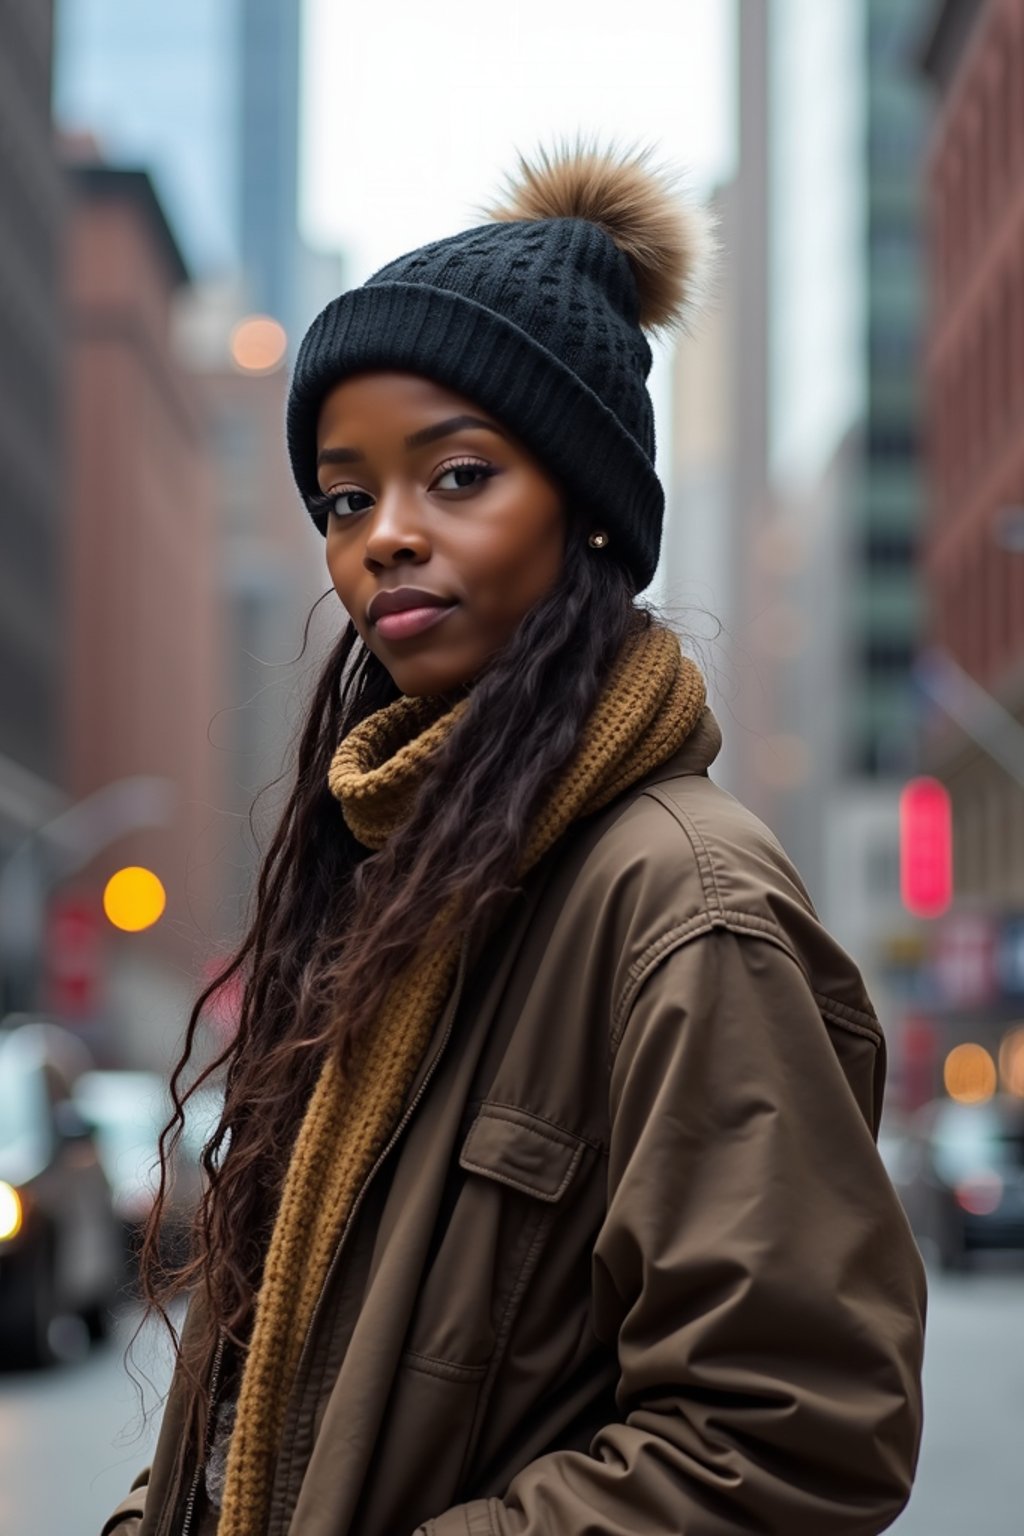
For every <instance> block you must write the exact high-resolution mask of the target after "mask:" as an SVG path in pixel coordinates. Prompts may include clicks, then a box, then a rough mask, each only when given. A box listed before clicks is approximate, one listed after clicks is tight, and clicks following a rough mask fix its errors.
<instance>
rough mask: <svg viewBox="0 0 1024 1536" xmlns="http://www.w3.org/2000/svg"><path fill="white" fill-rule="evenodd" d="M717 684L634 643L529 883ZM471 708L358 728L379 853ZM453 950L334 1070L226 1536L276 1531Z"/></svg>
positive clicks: (234, 1470)
mask: <svg viewBox="0 0 1024 1536" xmlns="http://www.w3.org/2000/svg"><path fill="white" fill-rule="evenodd" d="M704 702H705V689H704V682H703V679H702V678H701V675H700V673H699V672H698V670H697V668H696V667H695V666H694V664H693V663H692V662H691V661H689V660H688V659H687V658H685V657H684V656H683V655H682V654H681V652H680V649H679V642H678V641H677V640H676V638H675V636H674V635H673V634H672V633H671V632H670V631H668V630H666V629H663V628H661V627H660V626H658V625H653V626H652V627H650V628H648V629H647V630H645V631H643V632H642V633H641V634H639V635H638V636H636V637H635V638H634V639H631V640H630V641H629V643H628V644H627V645H626V647H625V648H624V651H623V654H622V656H621V657H620V659H619V661H618V663H617V665H616V667H615V669H614V671H613V673H612V676H611V678H610V680H609V683H608V686H607V687H606V688H605V690H604V692H603V693H602V695H601V697H600V699H599V700H598V703H597V705H596V707H595V709H594V711H593V713H592V715H591V717H590V719H589V721H588V723H587V726H586V728H585V730H584V732H583V736H582V740H581V742H580V746H579V748H578V751H577V753H576V755H575V756H574V757H573V759H572V760H571V761H570V763H569V764H568V766H567V767H566V769H565V770H564V772H563V774H562V776H561V778H560V780H559V781H558V783H557V784H556V785H555V787H554V789H553V791H552V793H551V794H550V796H549V797H548V800H547V802H546V804H545V805H544V806H543V808H542V810H541V812H540V814H539V815H538V817H537V819H536V822H535V824H534V826H533V828H532V830H531V833H530V836H529V839H528V843H527V849H526V854H525V857H524V861H523V867H522V870H521V873H523V874H524V873H525V872H526V870H528V869H530V868H531V867H532V866H533V865H534V864H535V863H536V862H537V860H538V859H540V857H541V856H542V855H543V854H544V853H545V852H546V851H547V850H548V849H549V848H550V847H551V846H552V845H553V844H554V843H555V842H556V841H557V839H558V838H559V837H560V836H561V835H562V833H563V832H565V830H566V829H567V828H568V826H569V825H570V823H571V822H573V821H574V820H575V819H576V818H577V817H579V816H581V815H584V814H589V813H591V812H593V811H597V810H600V809H601V807H602V806H604V805H607V804H608V803H609V801H611V800H613V799H614V798H615V796H616V795H618V794H620V793H621V792H622V791H623V790H624V789H627V788H628V787H629V786H630V785H631V784H633V783H635V782H636V780H637V779H640V778H642V777H643V775H644V774H645V773H648V772H649V771H650V770H651V769H653V768H656V767H657V766H658V764H659V763H661V762H663V761H664V760H665V759H666V758H667V757H669V756H670V755H671V754H672V753H673V752H674V751H675V750H676V749H677V748H678V747H679V746H680V745H681V744H682V742H683V741H684V740H685V739H686V737H687V736H688V735H689V733H690V731H691V730H692V729H693V727H694V725H695V724H696V722H697V720H698V719H699V717H700V714H701V712H702V710H703V708H704ZM464 709H465V701H463V702H462V703H460V704H458V705H456V707H455V709H453V710H452V711H450V712H449V713H447V714H444V715H443V716H442V717H441V718H440V719H438V718H437V703H436V701H433V702H432V701H430V700H422V699H407V698H402V699H399V700H397V701H396V702H395V703H394V704H391V705H388V706H387V708H385V709H382V710H379V711H378V712H377V713H376V714H374V715H372V716H370V718H369V719H367V720H365V721H363V723H362V724H361V725H359V726H357V727H356V728H355V730H353V731H351V732H350V733H349V735H348V736H347V737H346V738H345V740H344V741H343V742H342V744H341V746H340V747H339V748H338V751H337V753H336V754H335V757H334V761H333V763H332V765H331V770H330V786H331V789H332V791H333V792H334V794H335V795H336V796H337V797H338V799H339V800H340V801H341V806H342V810H343V812H344V815H345V819H346V821H347V822H348V824H349V826H350V827H351V829H352V831H353V833H354V835H355V836H356V837H357V838H358V839H359V841H360V842H361V843H363V844H364V845H365V846H367V847H369V848H373V849H378V848H380V847H382V846H383V844H384V842H385V841H386V839H387V838H388V837H389V836H390V835H391V833H392V832H393V831H394V829H395V827H396V826H397V825H398V824H399V823H400V821H401V820H402V819H403V817H404V816H406V815H407V814H408V812H409V810H410V809H411V804H412V800H413V797H414V795H415V792H416V789H417V787H418V785H419V784H420V783H421V782H422V779H423V776H424V773H425V770H426V768H427V767H428V765H429V762H430V760H431V758H432V757H433V755H434V754H435V753H436V751H437V749H438V747H439V746H440V745H441V743H442V742H443V741H444V739H445V737H446V735H447V734H448V732H449V731H450V730H451V727H452V725H453V723H454V721H455V719H456V718H457V717H458V715H459V714H460V713H461V712H462V711H463V710H464ZM459 949H460V945H459V943H458V940H457V939H456V940H452V941H451V942H449V943H447V944H446V945H444V946H443V947H435V948H433V949H432V950H430V951H429V952H428V953H424V954H421V955H420V956H419V958H418V960H417V962H416V964H415V965H414V966H410V967H409V969H408V970H407V971H405V972H403V973H402V974H400V975H399V976H397V977H396V979H395V981H394V983H393V985H392V987H391V991H390V993H389V994H388V1001H387V1004H386V1006H385V1007H384V1009H383V1010H382V1013H381V1017H380V1020H379V1023H378V1025H377V1027H376V1029H375V1030H373V1031H372V1032H370V1034H369V1036H368V1038H367V1039H366V1041H365V1042H364V1045H363V1048H362V1049H361V1050H360V1051H357V1053H356V1056H355V1058H354V1060H353V1062H352V1065H351V1068H350V1071H349V1073H348V1075H347V1076H346V1077H345V1078H342V1077H341V1075H340V1073H339V1071H338V1070H337V1068H336V1067H335V1064H334V1062H333V1060H328V1061H327V1062H326V1064H325V1066H324V1069H323V1071H322V1073H321V1076H320V1079H319V1081H318V1083H317V1085H316V1087H315V1089H314V1091H313V1094H312V1096H311V1098H310V1102H309V1106H308V1108H307V1111H306V1115H305V1118H304V1120H303V1122H302V1126H301V1128H300V1130H299V1134H298V1138H297V1140H296V1144H295V1149H294V1151H293V1153H292V1158H291V1162H290V1164H289V1167H288V1170H287V1173H286V1175H285V1178H284V1185H283V1190H282V1195H281V1203H280V1206H279V1208H278V1212H277V1217H276V1220H275V1225H274V1229H273V1234H272V1236H271V1241H270V1247H269V1249H268V1252H267V1259H266V1264H265V1267H264V1273H263V1281H262V1285H261V1287H260V1292H259V1295H258V1297H257V1301H256V1311H255V1320H254V1324H253V1332H252V1339H251V1343H250V1347H249V1351H248V1354H247V1357H246V1362H245V1368H244V1371H243V1375H242V1382H241V1388H240V1392H239V1398H238V1408H237V1414H236V1418H235V1427H234V1431H233V1434H232V1438H231V1445H230V1448H229V1451H228V1462H227V1473H226V1481H225V1487H224V1496H223V1501H222V1505H221V1516H220V1523H219V1525H218V1527H217V1532H218V1536H263V1533H264V1532H265V1530H266V1524H267V1518H268V1506H269V1501H270V1492H271V1480H272V1476H273V1471H274V1463H275V1459H276V1456H277V1453H278V1449H279V1438H280V1432H281V1423H282V1419H283V1415H284V1406H285V1403H286V1402H287V1400H288V1396H289V1391H290V1389H291V1386H292V1384H293V1382H294V1379H295V1373H296V1370H297V1367H298V1363H299V1356H300V1353H301V1351H302V1346H303V1340H304V1339H305V1336H306V1331H307V1329H308V1327H309V1324H310V1321H311V1319H312V1316H313V1311H314V1308H315V1306H316V1303H317V1299H318V1297H319V1295H320V1292H321V1290H322V1287H323V1285H324V1282H325V1278H326V1275H327V1269H328V1266H329V1264H330V1262H331V1257H332V1255H333V1253H334V1251H335V1248H336V1247H337V1244H338V1241H339V1239H340V1236H341V1232H342V1229H343V1227H344V1225H345V1222H346V1219H347V1217H348V1215H349V1212H350V1210H351V1208H352V1202H353V1200H354V1199H355V1198H356V1196H357V1194H358V1192H359V1190H360V1188H361V1186H362V1184H363V1181H364V1180H365V1179H366V1176H367V1174H368V1173H369V1170H370V1168H371V1167H372V1165H373V1162H374V1160H375V1158H376V1157H377V1155H378V1153H379V1152H380V1150H381V1148H382V1146H383V1145H384V1143H385V1142H386V1140H387V1137H388V1136H389V1134H390V1132H391V1130H392V1129H393V1127H394V1125H395V1123H396V1121H397V1119H398V1116H399V1114H400V1111H401V1109H402V1105H403V1102H404V1099H405V1096H406V1093H407V1091H408V1089H409V1087H410V1085H411V1083H412V1080H413V1077H414V1076H415V1073H416V1070H417V1067H418V1066H419V1064H420V1061H421V1059H422V1057H423V1055H424V1052H425V1050H426V1047H427V1045H428V1043H429V1040H430V1037H431V1034H432V1032H433V1029H434V1026H435V1024H436V1022H437V1020H438V1018H439V1016H440V1014H441V1012H442V1010H443V1008H444V1004H445V1001H446V999H447V997H448V994H449V991H450V988H451V986H452V983H453V980H454V975H455V970H456V966H457V963H458V956H459Z"/></svg>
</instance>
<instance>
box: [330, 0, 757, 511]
mask: <svg viewBox="0 0 1024 1536" xmlns="http://www.w3.org/2000/svg"><path fill="white" fill-rule="evenodd" d="M305 15H306V27H305V38H304V49H303V54H304V64H303V67H304V83H303V153H302V185H301V190H300V199H301V209H302V224H303V228H304V231H305V234H306V236H307V238H309V239H310V241H311V242H312V243H313V244H314V245H320V246H324V247H328V248H340V249H341V250H342V251H343V252H344V254H345V259H346V264H347V284H348V285H352V284H356V283H361V282H363V281H364V280H365V278H367V277H368V276H369V275H370V273H371V272H373V271H375V270H376V269H377V267H379V266H382V265H383V264H384V263H385V262H386V261H389V260H391V258H392V257H394V256H398V255H400V254H401V253H402V252H404V251H407V250H411V249H412V248H413V247H414V246H417V245H423V244H425V243H426V242H427V241H428V240H435V239H438V238H440V237H441V236H443V235H448V234H453V233H455V232H456V231H458V230H461V229H467V228H469V227H470V226H471V225H472V224H475V223H477V222H479V219H478V217H477V215H476V213H475V212H474V206H475V205H478V204H480V203H483V202H486V201H487V200H488V199H489V198H490V197H491V195H492V194H493V193H494V192H495V191H497V190H498V189H499V187H500V185H501V182H502V180H503V177H504V173H505V172H506V171H507V170H510V169H512V168H513V167H514V165H515V158H516V151H517V150H519V149H522V150H523V151H524V152H526V153H529V152H530V151H531V150H532V149H534V148H535V147H536V146H537V145H538V144H545V145H551V144H553V143H555V141H556V140H557V139H559V138H560V137H566V136H568V137H570V138H575V136H576V134H577V133H578V132H580V131H582V132H583V133H585V134H594V133H597V134H599V135H600V136H601V137H602V139H603V140H605V141H607V140H609V139H615V140H616V141H617V142H620V143H627V144H632V143H636V142H642V143H654V144H655V145H656V146H657V153H658V156H659V158H660V159H662V160H664V161H665V162H667V163H669V164H671V165H673V166H674V167H676V168H680V169H683V170H684V171H685V172H686V173H687V184H688V185H689V187H690V188H691V189H692V191H693V192H694V194H696V195H701V194H703V193H706V192H707V191H708V190H709V188H710V187H711V186H713V185H714V184H715V182H717V181H720V180H722V179H723V178H725V177H727V176H728V175H729V174H730V172H731V170H732V167H733V161H734V154H735V133H734V125H735V107H736V102H735V90H734V58H735V31H734V29H735V0H633V3H630V0H504V3H499V4H498V5H495V4H493V3H490V4H488V3H486V0H484V3H481V0H446V3H445V4H444V5H443V6H439V7H438V6H434V7H428V6H425V5H422V4H419V3H416V0H405V3H402V4H396V3H395V0H390V3H388V0H376V3H374V0H369V3H365V0H364V3H362V4H359V3H357V4H352V3H351V0H306V13H305ZM654 352H655V364H654V369H653V371H652V374H651V379H650V383H649V388H650V392H651V396H652V399H653V402H654V410H655V421H656V423H657V441H658V456H657V468H658V472H659V474H660V475H661V476H662V480H663V483H664V482H665V481H666V477H667V471H668V454H669V452H670V447H671V442H670V426H669V416H670V410H669V361H668V358H667V356H666V355H665V354H664V353H663V352H662V350H661V348H660V347H659V346H658V345H657V344H655V347H654Z"/></svg>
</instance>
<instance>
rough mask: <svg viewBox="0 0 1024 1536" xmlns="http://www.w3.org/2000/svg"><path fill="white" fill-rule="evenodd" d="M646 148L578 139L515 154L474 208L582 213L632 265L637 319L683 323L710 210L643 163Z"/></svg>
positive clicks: (654, 327)
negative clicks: (514, 169)
mask: <svg viewBox="0 0 1024 1536" xmlns="http://www.w3.org/2000/svg"><path fill="white" fill-rule="evenodd" d="M651 155H652V149H651V148H650V147H647V148H644V149H630V150H625V151H622V152H619V151H617V150H615V149H614V148H612V149H607V150H601V149H599V148H598V147H597V145H596V144H586V143H584V142H583V141H582V140H580V141H577V143H576V144H575V146H571V145H563V146H561V147H559V148H558V149H557V150H556V151H555V153H554V154H551V155H549V154H548V153H547V151H545V150H543V149H541V150H539V151H538V153H537V156H536V158H535V159H534V160H533V161H532V162H531V161H530V160H528V159H527V158H526V157H525V156H524V155H522V154H520V156H519V172H518V175H517V176H510V177H509V179H508V184H507V186H506V188H505V190H504V193H503V195H502V198H501V200H500V201H499V202H498V203H496V204H495V205H494V206H493V207H489V208H485V209H483V210H482V212H483V213H485V214H486V215H487V216H488V217H489V218H492V219H497V220H505V221H510V220H521V219H588V220H590V222H591V223H593V224H599V225H600V226H601V228H602V229H603V230H605V232H606V233H607V234H609V235H610V236H611V238H612V239H613V240H614V241H615V244H616V245H617V246H618V247H619V250H620V251H622V252H623V253H624V254H625V256H626V257H628V259H629V262H630V265H631V266H632V268H633V274H634V276H635V278H636V285H637V290H638V292H639V296H640V324H641V325H642V326H643V327H644V328H645V329H646V330H649V331H658V330H673V329H675V328H676V327H687V326H689V324H690V323H691V322H692V319H693V317H694V314H695V312H696V311H697V310H699V308H700V306H701V303H702V300H703V298H704V295H705V292H706V289H707V285H708V282H709V276H710V269H711V265H712V262H713V258H714V253H715V240H714V234H713V224H712V220H711V216H710V215H709V214H708V213H707V212H706V211H705V210H704V209H703V208H702V207H700V205H699V204H697V203H694V202H686V201H684V200H683V199H682V198H681V197H680V195H679V192H678V178H677V177H676V176H674V175H672V174H671V173H669V172H666V171H664V170H655V169H652V168H651V166H650V159H651Z"/></svg>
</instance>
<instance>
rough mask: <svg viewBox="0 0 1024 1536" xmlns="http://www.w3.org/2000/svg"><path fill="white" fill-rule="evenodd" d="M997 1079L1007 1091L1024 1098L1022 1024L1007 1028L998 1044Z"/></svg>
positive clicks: (1023, 1028) (1023, 1039)
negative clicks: (1014, 1027)
mask: <svg viewBox="0 0 1024 1536" xmlns="http://www.w3.org/2000/svg"><path fill="white" fill-rule="evenodd" d="M999 1080H1000V1082H1001V1083H1002V1085H1003V1087H1004V1088H1005V1089H1006V1092H1007V1093H1013V1094H1016V1096H1017V1097H1018V1098H1019V1099H1024V1025H1020V1024H1018V1026H1017V1028H1016V1029H1010V1030H1007V1032H1006V1034H1005V1035H1004V1036H1003V1038H1002V1042H1001V1044H1000V1046H999Z"/></svg>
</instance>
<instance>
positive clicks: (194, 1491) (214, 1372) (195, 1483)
mask: <svg viewBox="0 0 1024 1536" xmlns="http://www.w3.org/2000/svg"><path fill="white" fill-rule="evenodd" d="M223 1359H224V1333H223V1330H222V1331H221V1332H220V1333H219V1334H218V1336H217V1349H216V1351H215V1353H214V1356H213V1364H212V1366H211V1367H210V1409H209V1413H208V1415H207V1420H206V1433H205V1434H204V1436H203V1454H202V1456H201V1457H200V1459H199V1462H198V1463H197V1465H196V1470H195V1473H194V1474H193V1477H192V1486H191V1488H190V1489H189V1491H188V1499H187V1500H186V1502H185V1518H184V1520H183V1522H182V1527H181V1536H188V1533H189V1530H190V1528H191V1525H192V1516H193V1514H194V1513H195V1507H196V1496H197V1495H198V1493H199V1479H200V1478H201V1477H202V1475H203V1469H204V1467H205V1466H206V1463H207V1462H208V1461H209V1459H210V1450H211V1448H212V1446H213V1429H214V1419H215V1412H214V1410H215V1407H216V1402H217V1388H218V1386H219V1385H220V1370H221V1363H222V1361H223Z"/></svg>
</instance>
